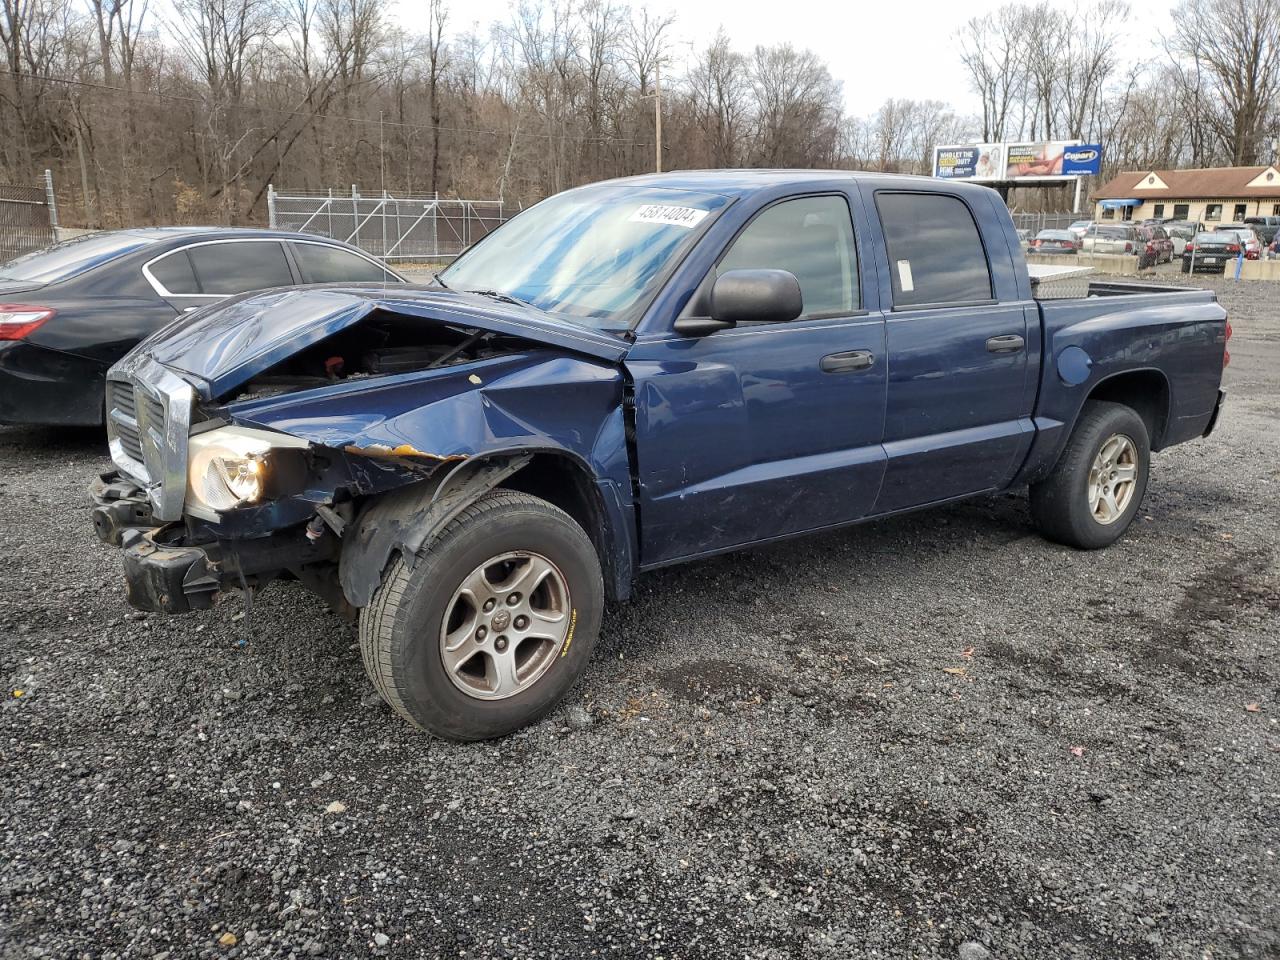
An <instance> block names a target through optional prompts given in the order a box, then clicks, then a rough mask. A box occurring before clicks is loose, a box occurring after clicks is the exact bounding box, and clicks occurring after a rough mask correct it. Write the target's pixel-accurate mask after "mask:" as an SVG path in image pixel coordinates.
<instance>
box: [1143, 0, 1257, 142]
mask: <svg viewBox="0 0 1280 960" xmlns="http://www.w3.org/2000/svg"><path fill="white" fill-rule="evenodd" d="M1167 45H1168V48H1169V50H1170V52H1171V53H1172V54H1173V55H1174V56H1175V57H1177V58H1179V59H1180V60H1181V62H1182V64H1183V70H1184V80H1183V83H1182V87H1183V88H1184V90H1185V89H1187V88H1189V87H1190V86H1191V85H1192V80H1193V78H1194V84H1195V89H1196V90H1197V91H1200V90H1203V92H1204V94H1205V97H1204V99H1203V101H1199V102H1198V103H1197V104H1196V105H1197V107H1200V108H1202V111H1201V112H1202V113H1203V117H1204V119H1205V120H1206V121H1207V122H1208V124H1209V127H1210V128H1211V129H1212V130H1213V133H1214V135H1215V136H1216V138H1217V140H1218V141H1219V143H1220V144H1221V145H1222V147H1223V149H1224V150H1225V151H1226V153H1227V155H1228V156H1229V158H1230V162H1231V163H1233V164H1235V165H1237V166H1240V165H1245V164H1251V163H1256V162H1257V161H1258V160H1259V158H1260V157H1261V156H1262V155H1263V144H1264V139H1265V135H1266V133H1267V130H1266V124H1267V122H1268V121H1270V120H1271V119H1272V118H1273V117H1274V116H1275V115H1276V91H1277V87H1278V85H1280V0H1183V3H1182V5H1181V6H1180V7H1178V9H1177V11H1176V12H1175V15H1174V26H1173V30H1172V32H1171V34H1170V35H1169V37H1168V38H1167Z"/></svg>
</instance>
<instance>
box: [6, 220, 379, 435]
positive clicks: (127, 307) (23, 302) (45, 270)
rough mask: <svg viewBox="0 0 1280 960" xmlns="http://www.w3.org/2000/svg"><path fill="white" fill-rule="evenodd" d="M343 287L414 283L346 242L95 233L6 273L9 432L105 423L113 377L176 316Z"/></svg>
mask: <svg viewBox="0 0 1280 960" xmlns="http://www.w3.org/2000/svg"><path fill="white" fill-rule="evenodd" d="M334 282H343V283H355V282H370V283H395V284H401V283H403V282H404V281H403V279H402V278H401V277H400V276H398V275H397V274H396V273H394V272H393V271H391V270H389V269H388V268H387V267H385V266H383V265H382V264H381V263H379V262H378V261H377V260H374V259H373V258H372V257H370V256H369V255H368V254H366V253H364V252H363V251H361V250H359V249H357V248H355V247H353V246H350V245H349V244H345V243H341V242H339V241H337V240H329V239H326V238H324V237H315V236H310V235H306V234H290V233H281V232H278V231H274V230H253V229H233V228H223V227H156V228H148V229H137V230H115V231H105V232H101V233H91V234H86V235H85V236H82V237H77V238H75V239H74V240H67V241H65V242H63V243H58V244H54V245H53V246H52V247H48V248H46V249H44V250H39V251H36V252H35V253H29V254H26V255H25V256H21V257H17V258H15V259H13V260H10V261H8V262H7V263H3V264H0V423H9V424H56V425H63V426H75V425H83V426H94V425H101V424H102V422H103V414H104V407H103V391H104V388H105V385H106V374H107V368H108V367H110V366H111V364H113V363H115V362H116V361H117V360H119V359H120V358H121V357H123V356H124V355H125V354H126V353H128V352H129V351H130V350H131V349H133V347H134V346H136V345H137V343H138V342H139V341H140V340H142V339H143V338H145V337H148V336H150V335H151V334H152V333H155V332H156V331H157V330H159V329H160V328H161V327H163V326H165V325H166V324H167V323H170V322H171V321H172V320H173V319H174V318H175V317H177V316H179V315H180V314H182V313H187V312H190V311H193V310H196V309H198V308H200V307H202V306H206V305H208V304H211V303H216V302H217V301H219V300H221V299H223V298H224V297H227V296H230V295H233V294H239V293H245V292H247V291H250V290H259V289H262V288H264V287H282V286H294V285H297V284H312V283H334Z"/></svg>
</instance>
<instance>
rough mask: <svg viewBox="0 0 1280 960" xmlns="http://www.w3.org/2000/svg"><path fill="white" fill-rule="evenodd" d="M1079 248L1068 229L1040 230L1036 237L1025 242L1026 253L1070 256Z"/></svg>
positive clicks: (1073, 235)
mask: <svg viewBox="0 0 1280 960" xmlns="http://www.w3.org/2000/svg"><path fill="white" fill-rule="evenodd" d="M1079 249H1080V242H1079V241H1078V240H1077V239H1076V235H1075V234H1074V233H1072V232H1071V231H1070V230H1041V231H1040V232H1039V233H1037V234H1036V238H1035V239H1034V240H1032V241H1031V242H1030V243H1029V244H1027V253H1039V254H1049V255H1052V254H1061V253H1069V254H1071V255H1072V256H1074V255H1075V254H1076V252H1077V251H1078V250H1079Z"/></svg>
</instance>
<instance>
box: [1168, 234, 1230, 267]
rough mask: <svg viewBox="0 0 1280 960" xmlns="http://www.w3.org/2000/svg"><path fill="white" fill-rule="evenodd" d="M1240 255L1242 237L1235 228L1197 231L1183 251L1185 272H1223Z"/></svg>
mask: <svg viewBox="0 0 1280 960" xmlns="http://www.w3.org/2000/svg"><path fill="white" fill-rule="evenodd" d="M1239 255H1240V237H1239V236H1238V235H1237V234H1236V232H1235V231H1234V230H1207V231H1204V232H1202V233H1197V234H1196V235H1195V237H1194V238H1193V239H1192V241H1191V242H1190V243H1189V244H1187V246H1186V249H1185V250H1183V252H1182V272H1183V273H1222V272H1224V271H1225V269H1226V266H1227V264H1228V263H1231V262H1232V261H1234V260H1235V259H1236V258H1237V257H1238V256H1239Z"/></svg>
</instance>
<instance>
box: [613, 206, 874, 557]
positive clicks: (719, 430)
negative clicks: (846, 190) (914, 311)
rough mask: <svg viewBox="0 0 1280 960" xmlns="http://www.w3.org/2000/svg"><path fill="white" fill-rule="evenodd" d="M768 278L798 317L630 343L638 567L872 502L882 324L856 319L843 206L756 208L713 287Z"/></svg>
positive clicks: (855, 514)
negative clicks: (747, 275) (762, 274)
mask: <svg viewBox="0 0 1280 960" xmlns="http://www.w3.org/2000/svg"><path fill="white" fill-rule="evenodd" d="M788 204H797V206H788ZM771 211H772V212H771ZM838 217H842V218H843V220H840V221H839V222H837V218H838ZM779 238H781V240H782V241H783V242H782V243H781V244H777V243H775V242H774V241H776V240H778V239H779ZM766 266H767V267H774V268H777V269H787V270H790V271H791V272H793V273H795V274H796V276H797V278H798V279H799V280H800V284H801V291H802V294H803V296H804V299H805V310H806V314H805V315H804V316H802V317H801V318H800V319H798V320H795V321H792V322H789V323H774V324H749V325H747V324H744V325H742V326H739V327H736V328H733V329H728V330H722V331H719V332H716V333H713V334H710V335H709V336H704V337H681V336H673V335H670V334H666V335H662V336H657V337H653V338H641V339H639V340H638V341H637V342H636V344H635V345H634V346H633V347H632V350H631V352H630V354H629V355H628V357H627V361H626V363H627V370H628V372H629V374H630V376H631V378H632V382H633V384H634V390H635V393H634V397H635V422H636V462H637V470H638V473H639V486H640V517H641V526H642V529H643V535H642V537H641V563H642V565H654V564H659V563H665V562H669V561H672V560H675V559H680V558H683V557H688V556H694V555H697V554H702V553H710V552H714V551H717V550H723V549H728V548H730V547H733V546H736V545H739V544H743V543H749V542H753V541H760V540H767V539H770V538H772V537H778V536H785V535H787V534H791V533H798V532H801V531H804V530H812V529H816V528H820V527H823V526H829V525H832V524H837V523H842V522H848V521H850V520H856V519H858V518H859V517H861V516H863V515H865V514H866V512H867V511H868V510H869V509H870V508H871V505H872V504H873V503H874V501H875V496H876V491H877V490H878V488H879V486H880V480H881V476H882V474H883V471H884V452H883V450H882V448H881V446H880V439H881V432H882V430H883V420H884V392H885V382H886V381H885V376H886V368H885V364H884V362H883V358H884V350H885V344H884V322H883V317H882V316H881V315H880V314H879V313H873V314H867V313H866V312H865V311H862V310H860V309H859V304H860V300H859V295H858V288H859V287H860V284H859V283H858V264H857V257H856V251H855V248H854V244H853V232H852V226H851V223H850V222H849V209H848V205H847V199H846V198H845V197H844V196H843V195H838V196H831V195H827V196H823V197H807V198H791V199H788V200H783V201H781V202H780V203H778V204H775V205H773V206H770V207H766V208H765V210H764V211H763V212H762V213H760V214H758V215H757V217H756V219H754V220H752V221H751V223H749V224H748V225H747V227H746V228H744V230H743V231H742V232H741V233H739V235H738V237H737V238H735V239H734V241H732V242H731V243H730V245H729V248H728V250H727V252H726V254H725V256H724V257H723V258H722V259H721V260H720V262H719V263H718V264H717V266H716V267H715V268H713V273H715V272H723V271H724V270H729V269H742V268H747V267H766ZM713 280H714V276H711V277H709V278H708V281H709V282H710V281H713ZM814 307H816V308H818V309H817V311H816V312H817V313H818V315H817V316H810V314H811V313H813V312H815V311H814V310H813V308H814Z"/></svg>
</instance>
